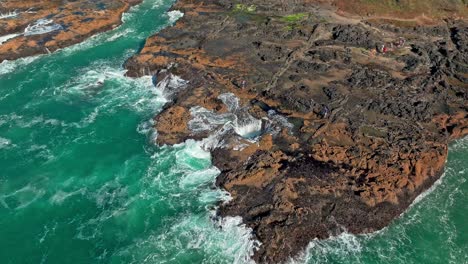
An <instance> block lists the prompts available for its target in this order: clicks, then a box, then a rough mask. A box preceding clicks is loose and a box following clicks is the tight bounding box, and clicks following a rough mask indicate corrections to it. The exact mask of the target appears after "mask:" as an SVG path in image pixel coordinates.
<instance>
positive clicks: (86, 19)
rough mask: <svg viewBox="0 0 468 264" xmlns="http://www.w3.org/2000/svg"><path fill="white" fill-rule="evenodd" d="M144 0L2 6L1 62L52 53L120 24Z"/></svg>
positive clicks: (24, 0) (15, 0)
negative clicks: (134, 6) (128, 12)
mask: <svg viewBox="0 0 468 264" xmlns="http://www.w3.org/2000/svg"><path fill="white" fill-rule="evenodd" d="M140 2H141V0H100V1H84V0H77V1H53V0H45V1H29V0H21V1H19V0H5V1H2V2H1V3H0V62H2V61H4V60H14V59H18V58H21V57H26V56H32V55H37V54H44V53H49V52H53V51H55V50H57V49H60V48H64V47H67V46H70V45H73V44H76V43H79V42H81V41H83V40H84V39H86V38H88V37H90V36H92V35H94V34H96V33H99V32H103V31H106V30H110V29H112V28H114V27H116V26H118V25H120V23H121V16H122V14H123V12H125V11H127V10H128V9H129V8H130V7H131V6H132V5H136V4H138V3H140Z"/></svg>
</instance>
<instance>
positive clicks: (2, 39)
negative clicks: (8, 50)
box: [0, 33, 21, 46]
mask: <svg viewBox="0 0 468 264" xmlns="http://www.w3.org/2000/svg"><path fill="white" fill-rule="evenodd" d="M17 36H21V34H19V33H16V34H8V35H4V36H0V46H1V45H2V44H3V43H5V42H7V41H8V40H10V39H12V38H16V37H17Z"/></svg>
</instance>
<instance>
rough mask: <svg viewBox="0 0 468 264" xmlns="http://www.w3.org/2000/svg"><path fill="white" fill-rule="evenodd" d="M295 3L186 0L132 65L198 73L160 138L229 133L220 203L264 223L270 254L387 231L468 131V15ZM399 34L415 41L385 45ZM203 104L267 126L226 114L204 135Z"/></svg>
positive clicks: (161, 120)
mask: <svg viewBox="0 0 468 264" xmlns="http://www.w3.org/2000/svg"><path fill="white" fill-rule="evenodd" d="M334 2H337V1H334ZM338 2H339V1H338ZM282 3H284V1H273V0H272V1H266V2H265V1H251V2H249V5H253V7H255V8H250V9H249V8H248V6H246V5H242V4H241V5H236V4H238V2H231V1H215V0H197V1H192V0H179V1H177V2H176V4H175V5H174V7H173V8H174V9H178V10H181V11H182V12H184V14H185V16H184V17H183V18H182V19H180V20H179V21H178V22H177V24H176V25H175V26H174V27H171V28H167V29H164V30H162V31H161V32H160V33H158V34H157V35H155V36H152V37H150V38H149V39H148V40H147V42H146V45H145V47H144V48H143V49H142V50H141V52H140V53H139V54H138V55H136V56H134V57H132V58H130V59H129V60H128V61H127V63H126V67H127V69H129V75H131V76H139V75H145V74H151V75H152V74H155V73H157V72H158V71H160V70H161V69H166V68H167V67H168V65H171V67H170V70H169V71H170V72H171V73H172V74H176V75H179V76H181V77H182V78H183V79H185V80H187V81H188V85H187V87H186V88H185V89H184V90H182V91H180V92H179V93H178V94H177V97H176V99H175V100H174V101H173V102H172V103H170V104H169V105H167V106H166V108H165V110H164V111H162V113H161V114H160V115H158V116H157V117H156V118H155V120H156V129H157V130H158V132H159V136H158V138H157V142H158V143H159V144H175V143H180V142H183V141H184V140H186V139H188V138H194V139H202V138H205V137H207V136H208V135H210V134H211V135H212V136H216V137H212V138H211V139H212V140H213V139H217V141H216V140H215V141H216V142H217V143H219V144H214V145H207V148H209V149H210V150H211V152H212V154H213V163H214V165H216V166H217V167H218V168H219V169H220V170H221V174H220V175H219V176H218V178H217V180H216V184H217V186H219V187H221V188H224V189H226V190H227V191H228V192H229V193H231V195H232V197H233V199H232V200H231V201H230V202H229V203H228V204H223V205H220V208H219V210H218V213H219V215H220V216H238V215H240V216H242V218H243V220H244V223H245V224H246V225H247V226H248V227H250V228H252V230H253V236H254V238H255V239H258V240H259V241H260V242H261V243H262V244H261V247H260V248H259V249H258V251H256V252H255V255H254V256H253V259H255V260H256V261H257V262H259V263H279V262H284V261H286V260H288V259H289V258H290V257H294V256H296V255H297V254H298V253H299V252H300V251H301V250H303V249H304V248H305V247H306V246H307V244H308V243H309V242H310V241H311V240H312V239H314V238H319V239H324V238H327V237H329V236H330V235H335V234H338V233H340V232H343V231H344V230H347V231H348V232H352V233H367V232H372V231H375V230H379V229H381V228H383V227H385V226H386V225H388V224H389V223H390V222H391V221H392V219H394V218H395V217H398V216H399V215H400V214H401V213H402V212H403V211H404V210H405V209H406V208H407V207H408V206H409V205H410V204H411V202H412V201H413V200H414V199H415V198H416V197H417V196H418V195H419V194H420V193H421V192H423V191H424V190H426V189H427V188H429V187H430V186H431V185H432V184H433V183H434V182H435V181H436V180H437V179H438V178H439V177H440V175H441V173H442V172H443V169H444V164H445V161H446V158H447V145H448V143H449V142H450V140H453V139H455V138H459V137H462V136H465V135H467V134H468V121H467V120H468V118H467V117H468V112H467V111H468V105H467V96H468V95H467V91H468V90H467V89H468V86H467V79H468V76H467V73H468V69H467V67H466V65H468V55H467V52H466V47H467V45H466V43H467V39H468V35H467V34H468V32H467V25H468V24H467V22H466V21H464V20H459V21H453V20H447V21H444V23H443V24H442V23H441V24H438V25H436V26H428V25H421V26H414V27H397V26H395V25H382V24H381V23H380V24H379V23H367V22H364V23H363V22H362V21H356V19H354V18H353V19H351V18H349V17H346V16H342V15H340V13H333V10H330V9H328V8H327V7H326V6H322V5H319V4H317V3H316V2H315V1H305V0H304V1H295V5H290V4H289V5H283V4H282ZM341 3H345V2H341ZM298 12H301V13H305V14H308V15H300V16H294V14H296V13H298ZM330 13H332V15H329V16H327V19H325V20H324V19H318V18H319V17H321V16H322V15H324V14H330ZM291 15H293V16H291ZM291 17H293V18H291ZM397 22H399V21H397ZM411 22H412V23H413V21H412V20H411ZM400 37H404V38H405V39H406V44H405V46H403V47H394V48H392V49H391V50H390V51H389V52H387V53H385V54H382V53H378V52H377V51H376V49H375V48H376V45H377V44H381V43H394V42H395V41H396V40H398V39H399V38H400ZM388 45H389V46H390V44H388ZM227 94H229V95H230V96H231V94H233V95H235V96H236V97H237V98H238V99H239V106H237V108H236V107H233V105H235V104H234V103H232V102H233V101H234V99H232V96H231V97H229V98H231V99H230V100H231V101H230V102H231V103H230V105H225V104H224V103H223V101H222V100H221V99H220V98H226V96H227ZM220 96H221V97H220ZM223 96H224V97H223ZM194 107H203V108H204V109H205V110H206V111H205V114H209V115H210V116H222V115H224V116H226V117H229V115H233V114H239V113H242V116H243V118H247V119H249V118H250V119H249V120H255V119H256V120H261V121H260V123H261V132H262V134H261V136H259V138H258V142H256V143H252V142H251V141H247V140H245V139H244V138H242V137H241V136H239V135H242V134H241V133H239V132H238V131H236V130H232V129H231V130H229V128H226V127H223V125H222V124H218V123H217V124H211V126H210V127H209V129H207V130H204V131H193V130H191V129H190V126H189V125H188V124H190V122H191V121H193V120H195V119H196V118H197V117H196V116H194V115H193V114H192V113H191V110H192V109H194ZM195 109H200V108H195ZM239 116H240V114H239ZM198 118H200V117H198ZM223 129H224V130H223ZM243 136H244V137H246V135H243Z"/></svg>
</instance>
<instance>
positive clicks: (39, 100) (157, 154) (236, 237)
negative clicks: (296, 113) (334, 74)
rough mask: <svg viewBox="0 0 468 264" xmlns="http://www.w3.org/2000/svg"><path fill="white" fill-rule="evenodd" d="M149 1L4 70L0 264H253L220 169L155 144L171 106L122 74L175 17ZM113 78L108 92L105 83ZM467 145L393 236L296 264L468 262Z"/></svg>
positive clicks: (190, 148)
mask: <svg viewBox="0 0 468 264" xmlns="http://www.w3.org/2000/svg"><path fill="white" fill-rule="evenodd" d="M171 4H172V1H169V0H145V1H144V3H143V4H141V5H139V6H137V7H135V8H132V9H131V10H130V11H129V12H128V13H127V14H125V15H124V18H123V21H124V23H123V25H122V26H120V27H119V28H117V29H115V30H113V31H110V32H106V33H103V34H100V35H97V36H95V37H92V38H90V39H88V40H87V41H85V42H83V43H81V44H78V45H75V46H72V47H69V48H66V49H63V50H61V51H58V52H56V53H54V54H50V55H43V56H38V57H34V58H26V59H20V60H18V61H14V62H7V63H3V64H1V65H0V263H246V262H247V259H248V256H249V254H251V252H252V248H253V247H254V246H255V243H254V242H253V241H251V240H250V236H249V230H247V229H246V228H245V227H243V226H242V225H241V224H240V220H239V219H238V218H228V219H223V220H215V219H214V218H213V215H214V209H215V205H216V203H217V202H219V201H221V200H226V199H228V195H227V194H226V193H225V192H223V191H221V190H218V189H216V188H214V179H215V177H216V175H217V174H218V170H217V169H216V168H214V167H213V166H212V165H211V161H210V154H209V153H207V152H205V151H203V150H202V149H201V148H200V146H199V144H198V143H197V142H194V141H190V142H186V143H185V144H181V145H178V146H174V147H157V146H155V145H154V144H153V143H152V142H153V139H154V137H155V136H156V134H157V132H156V131H154V130H152V129H151V127H152V123H151V119H152V117H153V116H154V115H155V114H156V113H157V112H158V111H160V109H161V107H162V106H163V104H164V103H165V99H164V97H163V96H162V94H161V91H158V90H156V89H155V88H154V87H153V86H152V84H151V79H150V78H149V77H142V78H138V79H131V78H127V77H125V76H124V70H123V68H122V64H123V63H124V61H125V60H126V58H128V57H129V56H131V55H132V54H134V53H135V52H137V50H138V49H139V48H140V47H141V46H142V45H143V43H144V40H145V38H146V37H148V36H150V35H151V34H153V33H155V32H157V31H158V30H160V29H162V28H164V27H166V26H169V25H171V24H172V23H173V22H174V21H175V20H176V19H177V17H178V16H179V15H180V14H179V13H177V12H171V13H167V10H168V8H169V7H170V5H171ZM98 81H101V82H104V85H102V86H99V85H97V82H98ZM467 167H468V140H467V139H464V140H459V141H458V142H456V143H454V144H453V145H452V146H451V148H450V157H449V160H448V162H447V171H446V173H445V175H444V177H443V178H442V179H441V180H440V181H439V182H438V183H437V184H436V186H435V188H433V189H432V191H430V192H427V193H426V194H425V195H423V196H422V197H421V199H418V200H419V201H418V202H417V203H415V204H414V205H413V206H412V207H411V208H410V209H409V210H408V212H407V213H405V214H404V215H403V216H402V217H401V218H400V219H398V220H396V221H395V222H394V223H393V224H392V225H391V226H389V227H388V228H386V229H384V230H382V231H380V232H378V233H376V234H372V235H365V236H353V235H349V234H344V235H341V236H339V237H336V238H332V239H329V240H326V241H313V242H312V243H311V245H310V247H309V249H308V251H307V253H306V254H304V256H303V257H302V259H300V260H296V261H295V262H297V263H468V235H467V234H468V224H466V223H467V222H468V221H467V219H468V182H467V179H468V169H467Z"/></svg>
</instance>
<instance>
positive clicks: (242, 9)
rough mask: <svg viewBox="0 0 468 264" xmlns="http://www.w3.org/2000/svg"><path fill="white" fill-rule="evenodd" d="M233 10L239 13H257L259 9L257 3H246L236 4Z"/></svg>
mask: <svg viewBox="0 0 468 264" xmlns="http://www.w3.org/2000/svg"><path fill="white" fill-rule="evenodd" d="M232 11H233V12H238V13H255V11H257V6H256V5H245V4H236V5H234V8H233V10H232Z"/></svg>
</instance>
